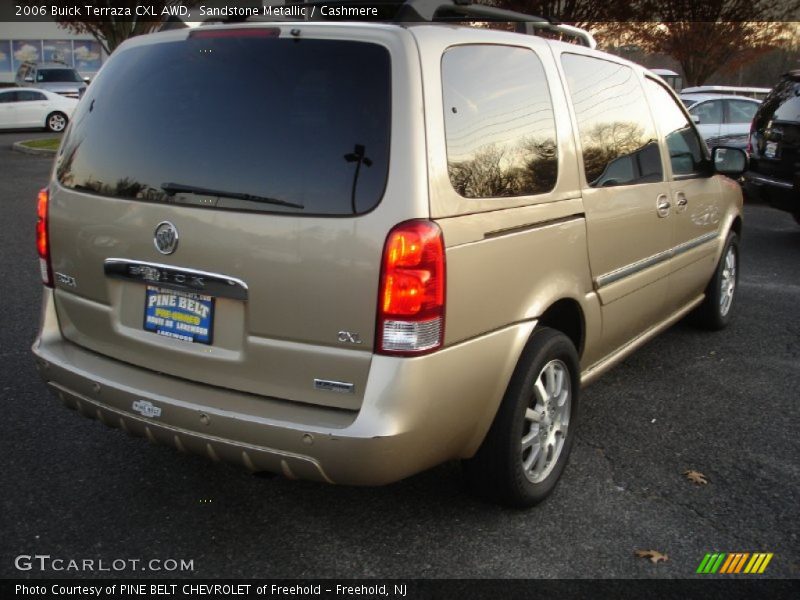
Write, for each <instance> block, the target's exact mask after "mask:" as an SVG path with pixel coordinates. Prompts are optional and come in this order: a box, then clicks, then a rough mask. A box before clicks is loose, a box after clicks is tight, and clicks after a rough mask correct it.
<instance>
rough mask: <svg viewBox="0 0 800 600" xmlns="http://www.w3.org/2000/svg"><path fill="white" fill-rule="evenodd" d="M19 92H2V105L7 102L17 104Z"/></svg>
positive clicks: (0, 96)
mask: <svg viewBox="0 0 800 600" xmlns="http://www.w3.org/2000/svg"><path fill="white" fill-rule="evenodd" d="M17 93H18V92H2V93H0V104H5V103H7V102H16V101H17Z"/></svg>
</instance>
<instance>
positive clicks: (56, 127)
mask: <svg viewBox="0 0 800 600" xmlns="http://www.w3.org/2000/svg"><path fill="white" fill-rule="evenodd" d="M68 122H69V120H68V119H67V115H65V114H64V113H62V112H52V113H50V114H49V115H47V120H45V126H46V127H47V130H48V131H52V132H53V133H61V132H62V131H64V130H65V129H66V128H67V123H68Z"/></svg>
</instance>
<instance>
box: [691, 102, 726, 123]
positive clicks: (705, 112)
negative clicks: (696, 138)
mask: <svg viewBox="0 0 800 600" xmlns="http://www.w3.org/2000/svg"><path fill="white" fill-rule="evenodd" d="M689 112H690V113H691V114H693V115H697V116H698V117H699V118H700V125H719V124H721V123H722V102H721V101H719V100H711V101H709V102H698V103H697V104H696V105H694V106H693V107H692V108H691V109H690V110H689Z"/></svg>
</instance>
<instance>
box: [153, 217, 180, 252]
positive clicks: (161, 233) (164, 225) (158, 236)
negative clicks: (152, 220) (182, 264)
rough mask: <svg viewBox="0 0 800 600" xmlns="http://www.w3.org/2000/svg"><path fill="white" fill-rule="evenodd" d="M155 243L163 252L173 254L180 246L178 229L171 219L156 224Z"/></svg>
mask: <svg viewBox="0 0 800 600" xmlns="http://www.w3.org/2000/svg"><path fill="white" fill-rule="evenodd" d="M153 243H154V244H155V246H156V250H158V251H159V252H161V254H172V253H173V252H175V249H176V248H177V247H178V229H177V228H176V227H175V225H173V224H172V223H170V222H169V221H162V222H161V223H159V224H158V225H157V226H156V231H155V235H154V236H153Z"/></svg>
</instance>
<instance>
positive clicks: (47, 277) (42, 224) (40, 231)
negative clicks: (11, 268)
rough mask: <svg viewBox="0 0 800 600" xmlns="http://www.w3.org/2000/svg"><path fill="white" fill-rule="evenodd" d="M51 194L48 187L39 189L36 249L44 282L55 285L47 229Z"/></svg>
mask: <svg viewBox="0 0 800 600" xmlns="http://www.w3.org/2000/svg"><path fill="white" fill-rule="evenodd" d="M49 200H50V194H49V192H48V191H47V188H44V189H42V190H39V196H38V198H37V202H36V250H37V251H38V252H39V269H40V270H41V272H42V283H43V284H45V285H46V286H48V287H53V270H52V268H51V267H50V240H49V238H48V231H47V217H48V204H49V202H48V201H49Z"/></svg>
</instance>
